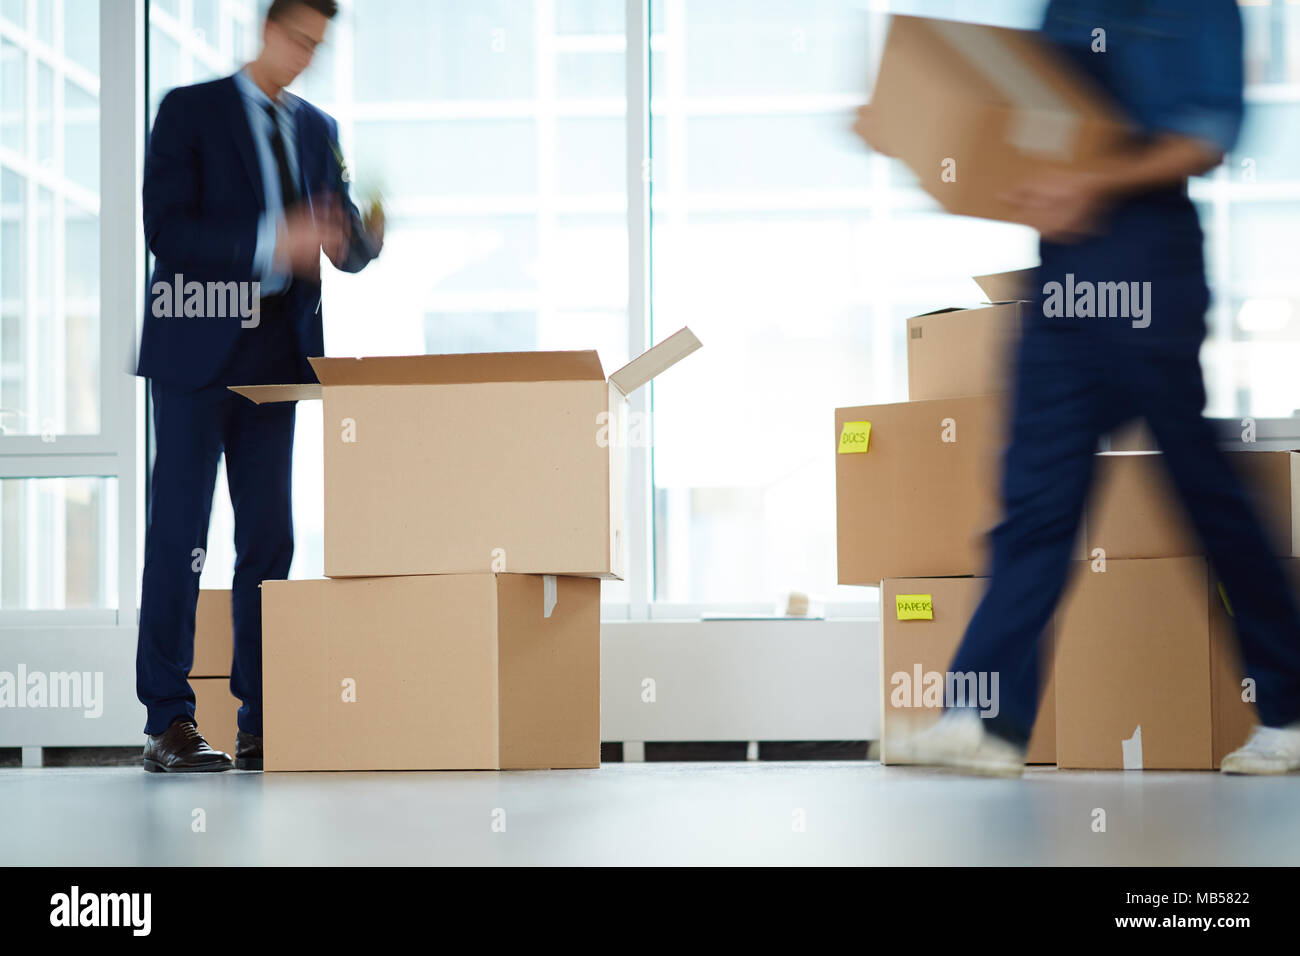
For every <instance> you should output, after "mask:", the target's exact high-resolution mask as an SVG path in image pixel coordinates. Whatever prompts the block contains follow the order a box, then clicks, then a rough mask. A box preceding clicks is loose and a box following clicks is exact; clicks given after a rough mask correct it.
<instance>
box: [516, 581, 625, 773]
mask: <svg viewBox="0 0 1300 956" xmlns="http://www.w3.org/2000/svg"><path fill="white" fill-rule="evenodd" d="M555 581H556V591H557V593H556V605H555V609H554V610H553V611H552V612H551V616H550V617H549V618H548V617H545V616H544V615H543V614H541V613H539V611H540V610H542V609H543V607H544V598H545V593H544V592H545V583H544V577H543V576H542V575H536V574H529V575H524V574H503V575H500V576H499V577H498V578H497V600H498V607H499V611H498V620H497V626H498V640H499V651H498V655H497V660H498V667H499V669H500V670H499V674H498V687H499V694H498V699H499V701H500V708H501V716H500V721H501V766H503V767H510V768H514V769H526V768H546V767H596V766H599V765H600V626H599V622H600V584H599V582H597V581H590V582H588V581H582V580H579V579H576V578H556V579H555ZM561 601H563V602H564V607H563V609H562V610H563V613H561V607H560V602H561ZM593 622H594V623H593Z"/></svg>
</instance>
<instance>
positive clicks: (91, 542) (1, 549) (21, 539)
mask: <svg viewBox="0 0 1300 956" xmlns="http://www.w3.org/2000/svg"><path fill="white" fill-rule="evenodd" d="M116 606H117V479H116V478H5V479H0V609H10V608H23V609H28V610H32V609H35V610H65V609H73V608H113V607H116Z"/></svg>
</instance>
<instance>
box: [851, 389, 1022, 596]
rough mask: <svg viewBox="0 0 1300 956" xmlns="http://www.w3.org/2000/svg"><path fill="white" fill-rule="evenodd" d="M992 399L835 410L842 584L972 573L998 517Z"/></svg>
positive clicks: (996, 403) (997, 409) (996, 418)
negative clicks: (987, 534)
mask: <svg viewBox="0 0 1300 956" xmlns="http://www.w3.org/2000/svg"><path fill="white" fill-rule="evenodd" d="M1001 404H1002V399H1001V398H1000V397H999V396H979V397H969V398H951V399H941V400H937V401H929V402H902V403H898V404H891V405H864V406H857V407H854V408H837V409H836V410H835V440H836V455H835V498H836V539H837V551H838V563H839V583H840V584H866V585H871V586H878V585H879V584H880V582H881V580H882V579H883V578H890V577H936V576H945V575H966V574H979V573H980V572H982V571H983V570H984V566H985V562H986V560H987V556H986V554H985V548H986V545H985V540H984V538H985V534H986V533H987V531H988V530H989V529H990V528H991V527H992V526H993V525H994V523H995V522H996V521H997V517H998V511H999V507H998V494H997V488H998V482H997V472H998V467H999V458H1000V455H1001V451H1002V440H1003V436H1002V422H1003V415H1002V410H1001Z"/></svg>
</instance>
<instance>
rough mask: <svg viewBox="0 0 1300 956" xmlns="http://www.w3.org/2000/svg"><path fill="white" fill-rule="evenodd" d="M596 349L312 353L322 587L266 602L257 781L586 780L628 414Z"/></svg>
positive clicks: (270, 586) (281, 391)
mask: <svg viewBox="0 0 1300 956" xmlns="http://www.w3.org/2000/svg"><path fill="white" fill-rule="evenodd" d="M699 344H700V343H699V340H698V339H696V338H695V336H694V335H693V334H692V333H691V332H690V330H688V329H683V330H681V331H680V332H678V333H676V334H674V335H672V336H670V337H669V338H667V339H665V340H664V341H663V342H661V343H660V344H659V345H657V346H655V347H654V348H652V349H650V350H649V351H647V352H646V353H644V354H643V355H641V356H639V357H638V358H636V359H634V360H633V361H632V362H630V363H628V364H627V365H626V366H624V367H623V368H622V369H620V370H619V371H617V372H615V373H614V374H613V375H611V376H610V377H609V378H608V379H606V377H605V374H604V371H603V370H602V368H601V365H600V360H599V358H598V357H597V355H596V353H595V352H594V351H588V352H513V353H510V352H502V353H485V354H464V355H421V356H400V357H381V358H362V359H345V358H317V359H312V366H313V368H314V369H315V371H316V375H317V377H318V378H319V379H320V384H319V385H311V386H307V385H295V386H278V385H267V386H247V387H237V388H235V391H237V392H239V393H240V394H243V395H244V396H246V397H247V398H249V399H251V400H252V401H255V402H259V403H260V402H267V401H294V400H301V399H316V398H318V399H320V400H321V401H322V402H323V418H324V428H325V442H324V449H325V452H324V457H325V574H326V576H327V577H326V579H325V580H317V581H268V582H266V583H265V584H264V585H263V587H262V631H263V638H262V644H263V708H264V745H265V768H266V769H267V770H439V769H512V768H516V769H522V768H545V767H595V766H598V765H599V762H600V687H599V684H600V580H601V579H614V580H616V579H620V578H621V577H622V575H623V573H624V566H625V552H626V547H627V545H626V535H625V532H624V502H623V495H622V492H623V484H624V473H625V470H624V468H625V466H624V456H625V454H626V450H627V443H628V411H627V408H628V402H627V398H628V396H629V395H631V394H632V393H633V392H634V391H635V390H636V389H638V388H640V387H641V386H642V385H644V384H646V383H647V382H649V381H650V379H652V378H653V377H654V376H656V375H657V374H659V373H660V372H662V371H663V370H665V369H667V368H668V367H670V366H671V365H674V364H675V363H677V362H678V361H680V360H681V359H682V358H684V357H685V356H686V355H688V354H689V353H690V352H692V351H694V350H695V349H696V348H698V347H699Z"/></svg>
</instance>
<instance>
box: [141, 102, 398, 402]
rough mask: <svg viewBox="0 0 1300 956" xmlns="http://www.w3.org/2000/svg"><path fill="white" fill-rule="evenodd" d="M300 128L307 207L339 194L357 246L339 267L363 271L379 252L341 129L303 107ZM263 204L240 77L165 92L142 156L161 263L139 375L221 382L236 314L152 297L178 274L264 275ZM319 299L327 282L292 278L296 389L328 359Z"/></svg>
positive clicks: (289, 302) (236, 341)
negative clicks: (160, 305) (257, 265)
mask: <svg viewBox="0 0 1300 956" xmlns="http://www.w3.org/2000/svg"><path fill="white" fill-rule="evenodd" d="M294 122H295V124H296V137H297V148H298V166H299V177H298V179H299V182H298V187H299V194H300V196H301V198H302V201H303V202H309V201H313V200H314V201H315V202H317V203H320V202H321V201H322V200H323V199H324V197H325V195H326V194H327V193H334V194H335V195H336V196H338V197H341V198H342V199H343V201H344V202H345V208H346V210H347V213H348V215H350V216H351V218H352V225H353V229H352V236H353V239H352V244H351V248H350V250H349V256H348V260H347V261H346V262H345V263H344V264H343V266H342V268H343V269H344V271H347V272H357V271H360V270H361V269H362V268H364V267H365V265H366V264H367V263H368V262H369V261H370V260H371V259H372V258H374V251H373V248H372V245H371V243H370V241H369V240H368V238H367V237H366V236H365V234H364V231H363V230H362V228H361V217H360V214H359V213H358V212H357V208H356V206H355V204H353V202H352V200H351V198H350V196H349V193H348V184H347V182H346V180H345V179H344V177H343V174H342V169H341V167H340V164H339V160H338V159H337V158H336V155H335V152H334V144H336V143H337V142H338V136H337V131H338V127H337V124H335V122H334V120H333V119H332V118H331V117H329V116H327V115H326V114H325V113H322V112H321V111H320V110H318V109H316V108H315V107H314V106H312V105H311V104H309V103H306V102H304V101H302V100H299V101H298V107H297V109H296V110H295V111H294ZM264 207H265V198H264V192H263V188H262V174H261V170H260V169H259V167H258V162H257V150H256V147H255V146H254V144H253V134H252V131H251V130H250V129H249V126H248V116H247V114H246V112H245V109H244V103H243V100H242V99H241V98H240V94H239V88H238V87H237V86H236V84H235V81H234V78H233V77H225V78H223V79H219V80H212V81H211V82H208V83H199V84H196V85H194V86H184V87H178V88H177V89H174V90H172V91H171V92H170V93H168V94H167V95H166V97H164V98H163V101H162V104H161V105H160V106H159V107H158V116H157V118H156V119H155V120H154V125H153V133H152V134H151V136H150V137H149V145H148V148H147V150H146V153H145V166H144V234H145V241H146V242H147V243H148V245H149V251H150V252H152V253H153V255H154V258H155V264H154V270H153V276H152V277H151V278H150V280H149V293H148V294H147V295H146V297H145V298H146V305H145V317H144V331H143V333H142V336H141V340H140V361H139V364H138V366H137V368H136V374H137V375H143V376H147V377H149V378H155V379H158V380H160V381H163V382H166V383H168V384H170V385H174V386H177V387H181V388H189V389H194V388H201V387H203V386H205V385H210V384H213V383H214V382H215V381H216V380H217V379H218V378H219V377H220V376H221V374H222V371H223V369H225V368H226V367H227V365H228V363H229V362H230V360H231V357H232V355H233V354H234V352H235V350H236V349H237V348H239V346H240V344H241V338H240V333H241V331H242V330H243V327H242V325H241V321H242V320H241V318H240V317H239V316H238V315H233V316H229V317H218V316H217V315H207V314H205V315H204V316H203V317H201V318H199V317H189V318H185V317H173V316H165V315H161V316H160V315H156V314H155V308H154V302H155V297H154V295H153V294H152V290H153V289H154V287H155V284H156V283H158V282H163V283H165V284H166V285H167V286H168V287H169V288H170V287H171V286H172V285H173V284H174V283H175V281H176V278H175V277H176V276H177V275H181V276H183V277H184V282H185V283H189V282H201V283H208V282H222V283H224V282H231V281H234V282H253V281H256V280H257V279H259V278H260V277H259V276H257V275H254V273H253V252H254V249H255V246H256V242H257V226H258V220H259V219H260V217H261V214H262V212H263V209H264ZM320 298H321V296H320V284H319V283H318V282H314V281H311V280H308V279H301V278H295V279H294V281H293V284H292V285H291V286H290V287H289V290H288V291H287V292H286V293H285V301H284V311H285V315H286V317H287V318H288V319H289V321H290V322H291V323H292V325H293V329H294V332H295V335H296V338H297V347H298V364H299V371H298V375H299V378H298V381H301V382H314V381H316V377H315V375H314V374H313V372H312V370H311V366H310V365H309V364H308V362H307V358H308V357H309V356H316V355H323V354H325V343H324V334H323V331H322V326H321V307H320V306H321V302H320ZM217 311H228V310H217ZM247 339H248V336H244V341H245V342H246V341H247ZM232 384H234V383H232Z"/></svg>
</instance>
